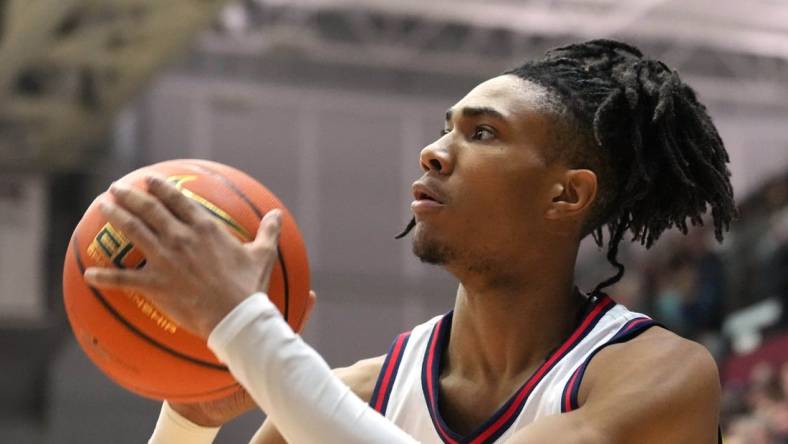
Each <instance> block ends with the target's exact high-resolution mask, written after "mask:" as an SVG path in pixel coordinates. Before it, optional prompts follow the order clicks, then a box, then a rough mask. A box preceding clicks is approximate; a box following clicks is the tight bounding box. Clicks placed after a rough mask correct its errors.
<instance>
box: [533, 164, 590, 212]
mask: <svg viewBox="0 0 788 444" xmlns="http://www.w3.org/2000/svg"><path fill="white" fill-rule="evenodd" d="M550 191H551V195H552V197H553V200H552V202H551V203H550V205H549V206H548V207H547V211H545V218H547V219H552V220H559V219H576V218H582V216H584V215H585V214H586V213H587V212H588V210H589V209H590V208H591V203H592V202H594V199H595V198H596V191H597V177H596V174H595V173H594V172H593V171H591V170H567V171H566V172H565V173H564V175H563V178H562V179H561V180H560V181H559V182H557V183H555V184H554V185H553V187H552V188H551V190H550Z"/></svg>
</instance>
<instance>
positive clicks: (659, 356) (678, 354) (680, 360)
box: [588, 327, 719, 389]
mask: <svg viewBox="0 0 788 444" xmlns="http://www.w3.org/2000/svg"><path fill="white" fill-rule="evenodd" d="M588 372H589V374H588V376H589V377H591V378H592V379H594V378H595V377H598V378H595V379H611V378H612V379H615V380H620V379H626V378H631V377H632V376H634V375H637V376H639V377H640V378H648V379H651V378H653V377H659V378H660V380H662V381H664V382H672V383H674V384H677V385H692V386H693V387H696V388H697V387H698V383H699V382H706V383H707V384H705V385H708V387H707V388H709V389H711V388H715V387H716V388H718V386H719V373H718V371H717V364H716V363H715V362H714V358H713V357H712V356H711V354H710V353H709V351H708V350H706V348H705V347H703V346H702V345H700V344H698V343H697V342H693V341H690V340H687V339H684V338H682V337H681V336H678V335H676V334H675V333H673V332H671V331H668V330H666V329H664V328H662V327H652V328H650V329H649V330H647V331H645V332H643V333H642V334H640V335H639V336H637V337H635V338H633V339H632V340H630V341H627V342H624V343H621V344H615V345H611V346H609V347H606V348H605V349H604V350H602V351H600V352H599V354H598V355H597V356H596V357H595V358H594V359H593V360H592V362H591V363H590V364H589V369H588Z"/></svg>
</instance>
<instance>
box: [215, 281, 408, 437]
mask: <svg viewBox="0 0 788 444" xmlns="http://www.w3.org/2000/svg"><path fill="white" fill-rule="evenodd" d="M208 346H209V348H210V349H211V350H213V352H214V353H215V354H216V356H217V357H218V358H219V359H220V360H221V361H222V362H224V363H225V364H226V365H227V366H228V367H229V369H230V372H231V373H232V374H233V376H235V378H236V379H237V380H238V382H240V383H241V385H243V386H244V388H246V390H247V391H248V392H249V394H250V395H251V396H252V398H254V400H255V401H256V402H257V404H258V405H259V406H260V408H262V409H263V411H265V412H266V413H267V414H268V416H269V417H270V418H271V420H273V422H274V424H275V425H276V427H277V429H278V430H279V432H280V433H281V434H282V436H283V437H284V438H285V439H286V440H287V441H288V442H289V443H290V444H312V443H318V442H319V443H324V444H361V443H391V444H398V443H403V444H404V443H407V444H414V443H416V441H415V440H414V439H413V438H412V437H411V436H409V435H408V434H407V433H405V432H404V431H402V430H401V429H399V428H398V427H397V426H395V425H394V424H392V423H391V422H390V421H388V420H387V419H386V418H384V417H383V416H381V415H380V414H379V413H378V412H376V411H375V410H373V409H372V408H370V407H369V406H368V405H367V403H365V402H364V401H362V400H361V399H360V398H359V397H358V396H356V395H355V394H354V393H353V392H352V391H351V390H350V388H348V386H346V385H345V384H344V383H342V381H340V380H339V378H337V377H336V376H335V375H334V373H333V372H332V371H331V369H330V368H329V367H328V364H326V362H325V361H324V360H323V358H322V357H321V356H320V355H319V354H318V353H317V352H316V351H315V350H314V349H312V348H311V347H310V346H308V345H307V344H306V343H305V342H304V341H303V340H302V339H301V338H300V337H299V336H298V335H296V334H295V333H294V332H293V330H292V329H291V328H290V326H288V325H287V323H286V322H285V321H284V319H282V316H281V315H280V314H279V311H278V310H277V308H276V306H274V304H272V303H271V301H270V300H269V299H268V296H266V295H265V294H264V293H255V294H253V295H252V296H250V297H249V298H247V299H246V300H245V301H243V302H242V303H241V304H239V305H238V306H237V307H235V309H233V311H232V312H230V314H228V315H227V316H226V317H225V318H224V319H223V320H222V321H221V322H220V323H219V324H218V325H217V326H216V328H215V329H214V330H213V332H211V335H210V336H209V337H208Z"/></svg>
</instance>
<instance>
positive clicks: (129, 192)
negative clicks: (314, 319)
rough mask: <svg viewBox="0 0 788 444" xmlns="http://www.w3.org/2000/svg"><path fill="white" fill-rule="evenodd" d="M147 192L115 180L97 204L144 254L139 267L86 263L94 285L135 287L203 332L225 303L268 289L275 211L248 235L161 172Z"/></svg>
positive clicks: (220, 314) (150, 178)
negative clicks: (241, 235)
mask: <svg viewBox="0 0 788 444" xmlns="http://www.w3.org/2000/svg"><path fill="white" fill-rule="evenodd" d="M146 183H147V186H148V191H147V192H145V191H143V190H140V189H136V188H133V187H131V186H128V185H123V184H119V183H116V184H114V185H113V186H112V187H111V188H110V193H111V195H112V197H114V201H115V202H114V203H113V202H110V201H109V199H108V200H105V201H104V202H102V203H101V205H100V209H101V211H102V213H103V214H104V215H105V216H106V217H107V219H108V221H109V222H110V223H111V224H112V225H113V226H115V227H116V228H118V229H119V230H121V231H122V232H123V233H124V234H125V235H126V236H127V237H128V238H129V240H130V241H131V242H133V243H134V244H135V245H136V246H137V247H138V248H140V249H141V250H142V252H143V253H144V254H145V259H146V264H145V266H144V267H142V268H140V269H112V268H97V267H94V268H89V269H87V270H86V271H85V279H86V280H87V282H88V283H90V284H91V285H93V286H95V287H99V288H127V289H133V290H138V291H141V292H142V293H144V294H145V295H146V297H148V298H149V299H150V300H151V302H153V303H154V304H156V305H157V306H158V307H159V308H160V309H162V310H163V311H164V312H166V313H167V314H168V315H170V317H172V318H173V320H175V322H177V323H178V324H180V325H181V326H182V327H183V328H185V329H187V330H189V331H192V332H194V333H196V334H198V335H200V336H201V337H204V338H206V337H207V336H208V335H209V334H210V332H211V331H212V330H213V328H214V327H215V326H216V324H218V323H219V321H221V320H222V318H224V317H225V316H226V315H227V314H228V313H229V312H230V311H232V309H233V308H234V307H235V306H236V305H238V304H239V303H241V302H242V301H243V300H244V299H246V298H247V297H248V296H249V295H251V294H252V293H254V292H257V291H267V290H268V284H269V280H270V276H271V272H272V270H273V268H274V264H275V261H276V258H277V243H278V239H279V230H280V226H281V210H279V209H274V210H271V211H269V212H268V213H267V214H266V215H265V216H264V217H263V220H262V221H261V222H260V227H259V229H258V232H257V236H256V237H255V239H254V241H252V242H249V243H247V244H244V243H242V242H241V241H239V240H238V239H236V238H235V237H233V236H232V235H231V234H230V233H229V232H228V231H227V230H225V229H223V228H222V227H220V226H219V225H218V224H217V223H216V222H215V220H214V219H213V218H212V217H211V216H210V215H209V214H208V212H207V211H204V210H203V209H202V208H200V207H199V206H198V205H197V204H196V203H195V202H193V201H191V199H189V198H187V197H186V196H184V195H183V194H182V193H181V192H180V191H179V190H178V189H177V188H175V186H173V185H172V184H170V183H168V182H167V181H166V180H165V179H164V178H162V177H160V176H152V175H151V176H148V177H146Z"/></svg>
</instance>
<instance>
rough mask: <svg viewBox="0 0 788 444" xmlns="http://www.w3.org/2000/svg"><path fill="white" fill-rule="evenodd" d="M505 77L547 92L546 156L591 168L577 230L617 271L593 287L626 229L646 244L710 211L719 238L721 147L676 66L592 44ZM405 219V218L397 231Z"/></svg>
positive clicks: (726, 184) (727, 186) (724, 216)
mask: <svg viewBox="0 0 788 444" xmlns="http://www.w3.org/2000/svg"><path fill="white" fill-rule="evenodd" d="M504 74H511V75H516V76H517V77H519V78H521V79H524V80H528V81H531V82H534V83H536V84H539V85H541V86H542V87H544V88H546V89H547V91H548V93H550V94H549V95H550V96H551V98H552V100H550V102H551V103H550V105H549V107H550V108H551V110H552V111H554V113H555V114H556V115H557V117H558V118H557V119H554V120H556V122H555V124H554V126H555V129H554V132H555V136H556V137H553V139H554V140H555V143H556V147H555V149H552V150H549V151H550V153H549V155H548V156H547V157H548V162H550V161H554V160H560V161H562V162H564V163H565V164H566V165H568V166H569V167H570V168H587V169H590V170H592V171H594V172H596V174H597V177H598V181H599V185H598V187H599V188H598V192H597V198H596V201H595V202H594V203H593V204H592V208H591V210H590V212H589V213H590V214H589V216H588V217H587V219H586V220H585V223H584V226H583V233H582V235H583V236H585V235H588V234H591V235H592V236H593V238H594V241H595V242H596V244H597V245H598V246H600V247H602V246H603V244H604V239H603V229H604V228H605V227H606V228H607V231H608V233H609V240H608V242H607V253H606V257H607V260H608V261H609V262H610V263H611V264H612V265H613V266H614V267H615V268H616V273H615V274H614V275H613V276H611V277H610V278H608V279H606V280H604V281H603V282H601V283H599V284H598V285H597V286H596V288H594V290H593V291H592V294H598V293H600V292H601V290H602V289H603V288H605V287H608V286H610V285H612V284H614V283H616V282H618V281H619V280H620V279H621V277H622V276H623V275H624V266H623V265H622V264H621V263H620V262H619V261H618V257H617V256H618V246H619V243H620V242H621V240H622V239H623V237H624V235H625V234H626V232H627V231H629V232H631V233H632V235H633V236H632V241H638V242H640V243H641V244H642V245H644V246H645V247H646V248H650V247H651V246H652V244H653V243H654V242H655V241H656V240H657V239H658V238H659V236H660V235H661V234H662V233H663V232H664V231H665V230H667V229H670V228H672V227H677V228H678V229H679V230H680V231H681V232H682V233H684V234H686V233H687V229H688V226H687V220H689V222H690V223H691V224H692V225H703V219H702V217H703V214H704V213H706V210H707V208H708V207H709V206H710V207H711V216H712V220H713V224H714V233H715V237H716V238H717V240H718V241H722V237H723V231H726V230H728V228H729V226H730V222H731V220H732V219H733V218H734V217H735V216H736V207H735V203H734V200H733V189H732V187H731V183H730V171H729V170H728V168H727V163H728V162H729V157H728V153H727V152H726V150H725V146H724V144H723V142H722V139H721V138H720V136H719V134H718V132H717V129H716V128H715V126H714V124H713V123H712V120H711V117H709V114H708V112H707V111H706V107H705V106H704V105H703V104H701V103H700V102H699V101H698V99H697V96H696V94H695V91H693V90H692V88H690V87H689V86H688V85H686V84H685V83H683V82H682V81H681V79H680V78H679V76H678V73H676V71H673V70H671V69H670V68H669V67H668V66H666V65H665V64H664V63H662V62H660V61H657V60H652V59H649V58H646V57H644V56H643V54H642V53H641V52H640V50H638V49H637V48H635V47H633V46H630V45H627V44H625V43H621V42H617V41H613V40H592V41H588V42H584V43H579V44H573V45H568V46H564V47H560V48H556V49H553V50H550V51H548V52H547V53H546V54H545V56H544V57H543V58H541V59H537V60H534V61H529V62H526V63H524V64H523V65H521V66H519V67H517V68H515V69H512V70H510V71H506V72H505V73H504ZM413 222H414V221H413V220H411V223H409V224H408V227H407V228H406V229H405V231H404V232H403V233H402V234H401V235H400V236H399V237H402V236H404V235H405V234H406V233H407V232H408V231H410V229H411V228H413V225H415V224H414V223H413Z"/></svg>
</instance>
